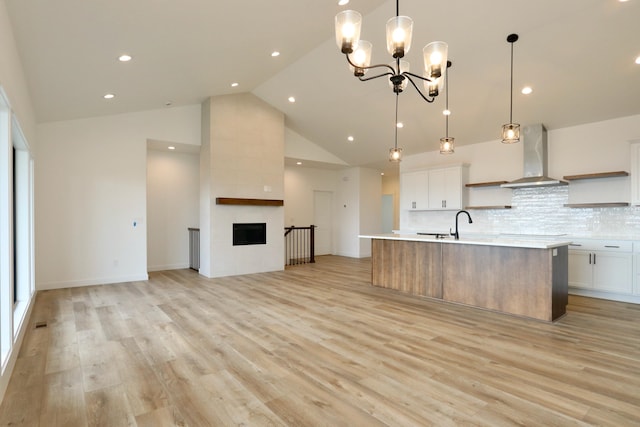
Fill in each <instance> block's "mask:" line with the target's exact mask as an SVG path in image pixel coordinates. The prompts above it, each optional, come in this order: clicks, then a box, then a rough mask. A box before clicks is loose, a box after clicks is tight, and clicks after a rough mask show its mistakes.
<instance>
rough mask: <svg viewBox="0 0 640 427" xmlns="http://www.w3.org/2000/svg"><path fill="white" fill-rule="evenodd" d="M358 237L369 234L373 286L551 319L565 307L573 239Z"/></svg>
mask: <svg viewBox="0 0 640 427" xmlns="http://www.w3.org/2000/svg"><path fill="white" fill-rule="evenodd" d="M359 237H360V238H368V239H371V266H372V268H371V270H372V274H371V280H372V285H373V286H379V287H384V288H389V289H394V290H397V291H401V292H405V293H408V294H412V295H416V296H422V297H428V298H434V299H438V300H442V301H446V302H451V303H457V304H464V305H469V306H473V307H478V308H483V309H488V310H493V311H498V312H502V313H507V314H512V315H516V316H523V317H529V318H533V319H538V320H543V321H547V322H551V321H554V320H557V319H558V318H560V317H562V316H563V315H564V314H565V313H566V306H567V301H568V246H569V243H571V242H569V241H561V240H549V239H517V238H499V237H497V238H489V237H477V238H461V239H460V240H454V239H451V238H444V239H443V238H436V237H435V236H423V235H417V234H375V235H361V236H359Z"/></svg>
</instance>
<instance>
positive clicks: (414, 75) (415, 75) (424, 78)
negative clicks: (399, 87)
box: [402, 71, 433, 82]
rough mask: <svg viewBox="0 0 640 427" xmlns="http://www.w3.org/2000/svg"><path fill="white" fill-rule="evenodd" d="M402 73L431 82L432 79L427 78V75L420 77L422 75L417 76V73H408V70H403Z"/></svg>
mask: <svg viewBox="0 0 640 427" xmlns="http://www.w3.org/2000/svg"><path fill="white" fill-rule="evenodd" d="M402 74H405V75H407V76H411V77H417V78H419V79H420V80H424V81H425V82H432V81H433V80H431V79H430V78H428V77H422V76H419V75H417V74H413V73H410V72H408V71H404V72H403V73H402Z"/></svg>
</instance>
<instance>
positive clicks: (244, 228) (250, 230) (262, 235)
mask: <svg viewBox="0 0 640 427" xmlns="http://www.w3.org/2000/svg"><path fill="white" fill-rule="evenodd" d="M266 244H267V224H266V223H264V222H254V223H240V224H239V223H234V224H233V246H240V245H266Z"/></svg>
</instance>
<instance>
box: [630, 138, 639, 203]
mask: <svg viewBox="0 0 640 427" xmlns="http://www.w3.org/2000/svg"><path fill="white" fill-rule="evenodd" d="M631 204H633V205H640V141H637V142H633V143H632V144H631Z"/></svg>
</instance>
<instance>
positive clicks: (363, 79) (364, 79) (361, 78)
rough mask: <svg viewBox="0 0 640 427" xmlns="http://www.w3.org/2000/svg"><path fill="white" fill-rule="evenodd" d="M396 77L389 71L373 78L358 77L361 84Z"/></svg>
mask: <svg viewBox="0 0 640 427" xmlns="http://www.w3.org/2000/svg"><path fill="white" fill-rule="evenodd" d="M394 75H395V74H394V73H391V72H389V71H387V72H386V73H383V74H378V75H377V76H371V77H362V76H359V77H358V79H360V81H361V82H366V81H368V80H373V79H377V78H379V77H384V76H394Z"/></svg>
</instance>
